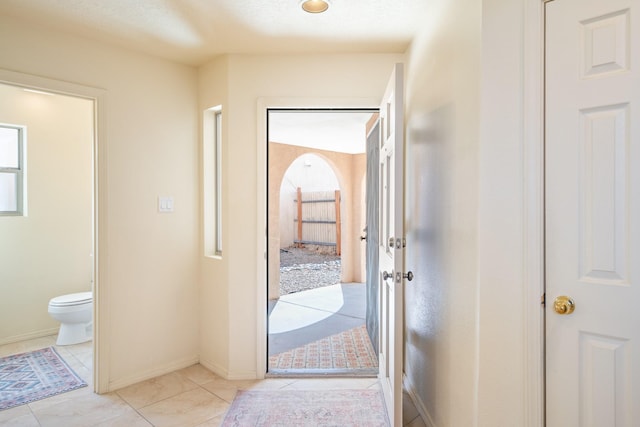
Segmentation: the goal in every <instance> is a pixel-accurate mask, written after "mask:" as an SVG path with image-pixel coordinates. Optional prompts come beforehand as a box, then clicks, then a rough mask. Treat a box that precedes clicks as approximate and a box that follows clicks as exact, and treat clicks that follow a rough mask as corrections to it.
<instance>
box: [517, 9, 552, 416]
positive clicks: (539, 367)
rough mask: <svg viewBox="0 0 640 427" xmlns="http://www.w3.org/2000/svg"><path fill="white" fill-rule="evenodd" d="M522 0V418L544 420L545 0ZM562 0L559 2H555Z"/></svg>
mask: <svg viewBox="0 0 640 427" xmlns="http://www.w3.org/2000/svg"><path fill="white" fill-rule="evenodd" d="M548 1H554V0H525V4H524V13H523V16H526V19H523V22H524V24H523V29H524V34H523V39H522V42H523V52H524V55H523V80H522V99H523V100H524V101H523V105H522V108H523V110H522V112H523V123H522V131H523V132H522V135H523V147H522V150H523V151H522V160H523V164H522V166H523V177H524V180H523V187H524V188H523V216H524V217H523V218H522V220H523V222H522V224H523V241H524V248H523V249H524V254H523V255H524V256H523V264H524V265H523V266H524V271H523V279H524V282H523V285H524V298H523V300H524V307H523V314H524V328H523V332H524V337H523V338H524V360H523V362H524V363H523V369H524V372H523V378H524V395H523V397H524V411H525V412H524V421H525V423H526V424H525V425H527V426H544V424H545V389H544V376H545V368H544V349H545V333H544V306H543V304H542V301H543V300H542V298H543V295H544V292H545V285H544V251H545V247H544V244H545V241H544V54H545V44H544V37H545V32H544V24H545V3H547V2H548ZM557 1H561V0H557Z"/></svg>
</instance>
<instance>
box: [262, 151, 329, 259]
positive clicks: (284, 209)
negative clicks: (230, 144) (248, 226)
mask: <svg viewBox="0 0 640 427" xmlns="http://www.w3.org/2000/svg"><path fill="white" fill-rule="evenodd" d="M269 147H270V149H271V143H270V144H269ZM275 155H276V156H277V155H278V153H275ZM307 161H308V162H309V165H308V166H307V165H305V162H307ZM280 172H281V171H278V174H280ZM298 187H300V188H301V189H302V191H303V192H305V193H307V192H314V191H335V190H339V189H340V184H339V183H338V178H337V177H336V175H335V173H334V172H333V169H332V168H331V166H330V165H329V163H327V162H326V161H325V160H324V159H323V158H322V157H319V156H317V155H315V154H311V153H307V154H303V155H301V156H300V157H297V158H296V159H295V160H293V162H292V163H291V164H290V165H289V167H288V168H287V169H286V171H285V172H284V174H283V178H282V181H281V184H280V211H279V212H278V215H279V217H280V222H279V224H280V248H288V247H290V246H293V243H294V240H295V239H297V238H298V236H297V226H296V224H295V223H294V219H295V218H296V216H297V205H296V203H294V200H295V199H296V197H297V188H298ZM271 208H272V206H271V205H270V206H269V209H270V210H271Z"/></svg>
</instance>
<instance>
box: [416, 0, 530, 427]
mask: <svg viewBox="0 0 640 427" xmlns="http://www.w3.org/2000/svg"><path fill="white" fill-rule="evenodd" d="M541 4H542V3H541V2H540V1H537V0H531V1H529V0H518V1H511V0H485V1H483V2H481V3H480V2H477V3H474V4H470V3H469V2H466V1H463V0H456V1H436V2H433V4H432V13H431V14H430V16H429V18H428V19H429V21H428V22H425V29H424V31H423V33H422V34H421V35H420V36H419V37H417V38H416V39H415V40H414V43H413V44H412V48H411V50H410V52H409V54H408V56H409V61H408V62H409V67H408V70H407V85H406V88H407V89H406V90H407V148H408V158H407V163H408V167H407V171H406V179H407V194H406V199H405V201H406V206H407V218H406V222H407V224H406V226H407V228H406V230H407V269H410V270H413V272H414V273H415V276H416V278H415V279H414V282H412V284H410V285H407V288H406V289H407V292H406V312H405V319H406V331H405V339H406V341H405V371H406V374H407V378H408V382H409V384H410V388H411V389H412V392H413V393H415V395H416V396H417V399H418V404H419V407H420V409H421V412H422V413H423V415H424V416H425V418H426V419H427V420H428V422H427V425H437V426H458V425H461V426H462V425H464V426H467V425H476V426H515V425H518V426H520V425H522V426H524V425H531V426H534V425H541V424H540V423H541V420H542V412H541V406H537V407H536V405H539V404H540V401H539V400H537V399H539V398H540V396H539V390H538V391H536V389H535V384H532V383H531V382H528V381H529V380H528V378H529V379H531V378H535V376H536V375H539V374H540V372H533V371H531V372H530V371H529V370H530V369H531V367H533V366H535V364H536V363H537V362H540V360H541V359H540V357H541V355H540V354H536V353H527V352H526V349H528V348H529V349H531V348H535V345H531V341H529V342H527V339H529V340H532V339H533V340H535V339H536V338H535V335H534V334H532V330H535V329H536V328H537V327H538V326H536V325H535V323H536V322H535V318H534V321H533V322H531V319H530V318H529V319H528V318H527V315H528V313H535V310H536V308H537V307H538V305H539V303H538V301H537V300H536V299H534V300H533V301H531V300H529V301H528V302H527V299H526V298H525V294H526V293H527V292H530V291H529V290H528V289H527V288H526V286H527V284H528V281H527V276H526V275H527V274H531V272H530V271H528V268H531V266H527V265H526V263H525V260H526V255H527V250H528V247H527V244H528V243H527V242H526V240H525V238H524V236H525V227H526V221H525V220H526V217H527V213H526V212H525V211H524V208H525V206H526V203H527V201H526V200H525V196H526V193H527V190H526V186H531V185H536V183H535V182H527V181H526V178H527V175H526V174H525V172H526V166H525V157H524V151H523V147H525V146H526V142H527V141H528V140H530V139H531V138H533V137H535V136H534V135H527V131H529V132H531V131H532V130H533V129H527V128H525V124H524V123H525V120H526V116H525V112H526V111H527V110H528V109H530V108H531V109H535V108H536V106H535V105H534V104H532V102H533V101H532V100H531V99H527V98H526V97H525V96H526V93H527V91H531V92H529V93H533V92H535V91H536V90H540V86H538V87H527V86H526V85H527V84H531V82H532V80H525V79H526V78H527V76H528V75H530V74H532V73H533V74H535V73H536V72H538V71H537V70H538V68H537V67H539V65H540V64H537V65H536V63H535V62H534V63H531V64H527V62H526V61H527V60H529V59H530V57H527V56H526V55H527V50H526V49H525V48H526V45H525V36H526V35H527V33H526V31H527V25H528V24H527V23H529V24H530V27H529V29H531V28H535V27H536V26H537V25H539V23H540V21H536V20H537V19H539V16H538V15H537V14H536V13H539V11H540V10H541ZM532 12H533V13H532ZM525 16H526V17H527V19H525ZM529 41H531V40H529ZM540 42H541V33H540V34H538V40H536V43H538V44H537V45H536V44H535V43H534V44H533V47H531V46H530V48H531V49H533V52H534V53H537V54H539V52H540V51H536V49H540V44H539V43H540ZM530 53H531V52H529V54H530ZM527 66H528V67H529V68H527ZM534 255H535V254H534ZM533 267H534V268H535V266H533ZM533 292H534V293H535V292H536V291H535V290H534V291H533ZM538 298H539V296H538ZM526 304H533V307H531V308H528V307H527V306H526ZM539 319H540V318H538V322H539ZM532 326H533V328H532ZM527 361H529V362H531V364H530V366H529V367H528V366H527V364H526V362H527ZM534 382H535V380H534Z"/></svg>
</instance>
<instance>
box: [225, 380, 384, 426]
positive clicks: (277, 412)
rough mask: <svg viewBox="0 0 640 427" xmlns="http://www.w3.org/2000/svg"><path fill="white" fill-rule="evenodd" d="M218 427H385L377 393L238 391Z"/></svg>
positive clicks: (379, 393) (364, 391)
mask: <svg viewBox="0 0 640 427" xmlns="http://www.w3.org/2000/svg"><path fill="white" fill-rule="evenodd" d="M221 426H222V427H249V426H252V427H253V426H255V427H262V426H264V427H267V426H268V427H273V426H283V427H284V426H286V427H329V426H331V427H338V426H339V427H388V426H389V418H388V417H387V412H386V409H385V406H384V401H383V398H382V393H381V392H380V391H379V390H368V389H367V390H314V391H304V390H241V391H238V394H237V395H236V398H235V399H234V400H233V403H232V404H231V407H230V408H229V410H228V411H227V415H226V416H225V418H224V421H223V422H222V424H221Z"/></svg>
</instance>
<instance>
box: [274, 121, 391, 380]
mask: <svg viewBox="0 0 640 427" xmlns="http://www.w3.org/2000/svg"><path fill="white" fill-rule="evenodd" d="M376 112H377V110H370V109H365V110H362V109H358V110H351V109H345V110H342V109H341V110H335V109H270V110H268V111H267V118H268V141H269V146H268V177H267V178H268V201H267V206H268V256H267V269H268V279H269V280H268V292H267V294H268V315H269V317H268V325H269V326H268V365H267V366H268V368H267V371H268V373H269V374H275V375H277V374H285V375H297V374H306V375H319V374H322V375H325V374H344V375H358V374H364V375H377V373H378V364H377V353H376V351H375V350H374V349H375V348H377V343H372V342H371V339H370V334H369V333H368V332H367V323H369V322H368V320H367V319H366V313H367V306H368V305H369V304H371V302H370V301H369V300H368V298H367V284H366V261H365V260H366V253H367V243H366V240H365V239H364V237H365V234H364V228H365V227H366V194H367V188H366V170H367V152H366V135H367V123H369V122H371V118H372V116H373V115H374V114H375V113H376ZM369 308H370V307H369Z"/></svg>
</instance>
